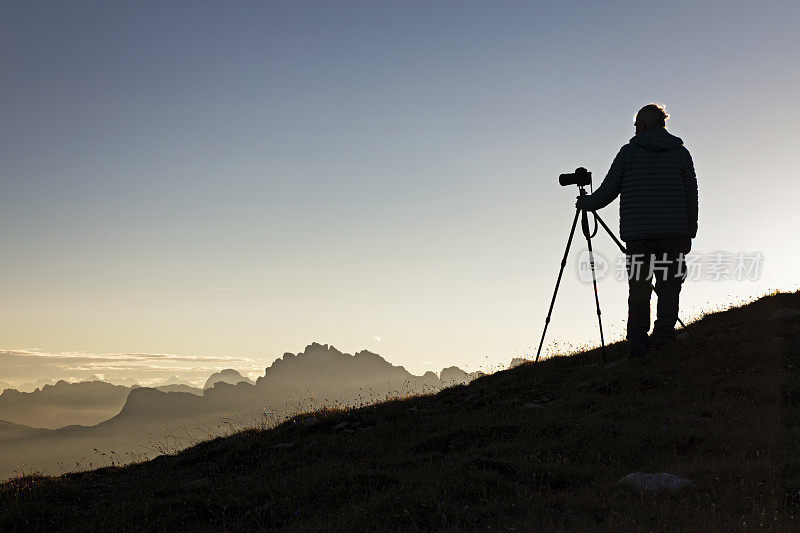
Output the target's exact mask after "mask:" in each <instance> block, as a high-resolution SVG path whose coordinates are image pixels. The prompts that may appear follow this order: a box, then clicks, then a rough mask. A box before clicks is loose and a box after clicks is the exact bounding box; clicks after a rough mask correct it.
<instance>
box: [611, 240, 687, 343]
mask: <svg viewBox="0 0 800 533" xmlns="http://www.w3.org/2000/svg"><path fill="white" fill-rule="evenodd" d="M691 243H692V241H691V239H689V238H688V237H680V238H661V239H643V240H635V241H629V242H627V243H626V248H627V252H628V253H627V262H628V288H629V292H628V345H629V346H630V347H631V348H645V347H647V332H648V331H649V330H650V293H651V292H652V281H653V277H655V279H656V280H655V281H656V293H657V295H658V305H657V307H656V313H657V316H656V321H655V325H654V326H653V343H655V344H663V343H667V342H669V341H671V340H672V339H673V338H674V337H675V322H677V321H678V298H679V295H680V293H681V284H682V283H683V280H684V278H685V277H686V267H685V262H684V255H683V254H685V253H688V252H689V250H690V249H691Z"/></svg>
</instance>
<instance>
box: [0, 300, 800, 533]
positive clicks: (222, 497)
mask: <svg viewBox="0 0 800 533" xmlns="http://www.w3.org/2000/svg"><path fill="white" fill-rule="evenodd" d="M786 307H792V308H798V309H800V293H794V294H778V295H775V296H771V297H766V298H763V299H761V300H759V301H758V302H755V303H752V304H750V305H747V306H745V307H742V308H737V309H733V310H730V311H726V312H723V313H717V314H714V315H709V316H707V317H705V318H704V319H703V320H702V321H700V322H698V323H696V324H694V325H693V331H694V333H695V335H694V338H693V340H689V341H687V342H685V343H678V344H676V345H675V346H674V347H671V348H669V349H667V350H664V351H662V352H660V353H657V354H654V355H652V356H650V357H647V358H645V359H641V360H620V357H621V356H622V355H623V353H624V350H625V345H624V344H617V345H614V346H613V347H611V349H610V353H609V356H610V357H609V359H610V360H611V361H612V362H611V363H610V364H607V365H602V364H601V365H598V364H596V361H597V358H598V354H597V353H596V352H590V353H583V354H578V355H576V356H572V357H560V358H554V359H552V360H548V361H546V362H544V363H540V364H538V365H532V364H526V365H522V366H520V367H517V368H515V369H512V370H508V371H503V372H498V373H496V374H493V375H490V376H486V377H483V378H481V379H478V380H476V381H474V382H473V383H471V384H470V385H468V386H460V387H455V388H451V389H447V390H445V391H443V392H441V393H439V394H437V395H435V396H428V397H417V398H411V399H406V400H397V401H389V402H386V403H383V404H380V405H376V406H369V407H364V408H361V409H356V410H350V411H327V412H318V413H316V415H315V416H316V417H317V419H318V420H320V422H319V423H318V424H316V425H313V426H307V425H305V424H303V423H302V422H299V420H293V421H289V422H287V423H284V424H282V425H281V426H279V427H278V428H276V429H273V430H269V431H251V432H244V433H240V434H237V435H234V436H232V437H228V438H224V439H216V440H213V441H209V442H205V443H202V444H200V445H198V446H195V447H193V448H191V449H188V450H186V451H184V452H182V453H179V454H177V455H174V456H162V457H159V458H157V459H155V460H153V461H149V462H147V463H142V464H137V465H132V466H128V467H124V468H106V469H101V470H95V471H92V472H86V473H78V474H69V475H65V476H61V477H59V478H48V477H28V478H22V479H18V480H15V481H12V482H9V483H6V484H5V485H2V486H0V530H8V529H14V528H17V529H29V528H32V527H33V528H47V529H50V528H53V527H56V528H66V529H82V530H92V529H94V530H100V529H103V530H105V529H109V528H114V529H119V528H131V529H138V528H141V527H143V526H146V527H147V528H148V529H176V528H177V529H189V528H191V529H220V528H242V527H244V528H256V527H283V528H287V529H297V530H308V529H320V528H323V529H342V530H345V529H346V530H365V531H366V530H374V529H415V528H422V529H429V528H444V529H467V528H468V529H486V528H488V527H491V528H492V529H509V530H510V529H517V530H524V529H531V528H537V529H538V528H543V527H546V528H598V529H627V528H638V529H648V530H652V529H662V528H670V529H675V528H681V529H696V530H704V529H708V528H715V529H718V528H723V529H738V528H741V527H742V526H743V525H744V526H745V527H748V528H751V527H752V528H755V527H759V526H762V525H763V526H777V527H780V528H790V527H791V528H793V527H798V523H797V518H798V512H800V509H799V508H798V506H800V502H798V490H799V489H800V458H798V454H797V452H798V443H800V439H799V438H798V437H800V409H799V408H798V403H800V380H798V365H800V319H791V320H779V321H774V320H769V319H768V318H769V316H770V315H771V314H772V312H774V311H775V310H776V309H779V308H786ZM526 404H536V405H537V406H536V407H530V406H529V407H524V406H525V405H526ZM343 421H349V422H350V426H349V428H350V430H349V431H342V430H334V429H333V426H334V425H336V424H339V423H340V422H343ZM279 443H294V445H295V446H294V447H293V448H278V449H276V448H274V447H273V446H274V445H276V444H279ZM633 471H646V472H671V473H675V474H678V475H681V476H684V477H688V478H690V479H692V480H694V484H693V485H692V486H691V487H689V488H686V489H683V490H682V491H680V492H678V493H675V494H658V495H650V494H642V493H639V492H637V491H635V490H631V489H628V488H624V487H622V486H620V485H618V484H617V481H618V480H619V479H620V477H622V476H623V475H625V474H627V473H629V472H633Z"/></svg>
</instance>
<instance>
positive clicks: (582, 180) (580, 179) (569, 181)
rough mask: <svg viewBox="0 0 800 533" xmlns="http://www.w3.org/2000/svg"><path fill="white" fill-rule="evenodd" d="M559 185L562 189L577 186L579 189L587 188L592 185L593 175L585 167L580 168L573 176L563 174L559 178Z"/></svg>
mask: <svg viewBox="0 0 800 533" xmlns="http://www.w3.org/2000/svg"><path fill="white" fill-rule="evenodd" d="M558 183H560V184H561V186H562V187H566V186H567V185H577V186H578V187H586V186H587V185H590V184H591V183H592V173H591V172H589V171H588V170H586V169H585V168H583V167H578V168H576V169H575V172H572V173H571V174H561V175H560V176H559V177H558Z"/></svg>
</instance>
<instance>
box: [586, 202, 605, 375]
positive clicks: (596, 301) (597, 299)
mask: <svg viewBox="0 0 800 533" xmlns="http://www.w3.org/2000/svg"><path fill="white" fill-rule="evenodd" d="M581 226H582V227H583V234H584V235H585V236H586V245H587V247H588V248H589V266H590V267H591V269H592V285H593V286H594V304H595V306H596V307H597V324H598V325H599V326H600V346H601V348H602V351H603V362H604V363H605V362H606V341H605V338H604V337H603V319H602V318H601V317H600V297H599V296H598V295H597V278H596V277H595V275H594V252H593V251H592V238H591V236H590V235H589V221H588V219H587V216H586V211H584V212H583V219H582V220H581Z"/></svg>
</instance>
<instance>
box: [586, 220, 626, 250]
mask: <svg viewBox="0 0 800 533" xmlns="http://www.w3.org/2000/svg"><path fill="white" fill-rule="evenodd" d="M592 213H593V214H594V218H595V219H596V220H597V221H598V222H599V223H600V225H601V226H603V229H604V230H606V233H608V236H609V237H611V239H612V240H613V241H614V242H615V243H616V245H617V246H619V249H620V250H621V251H622V253H623V254H624V253H627V250H626V249H625V246H623V245H622V243H621V242H620V240H619V239H617V236H616V235H614V232H613V231H611V228H609V227H608V225H606V223H605V222H604V221H603V219H602V218H600V215H598V214H597V213H595V212H594V211H592Z"/></svg>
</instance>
